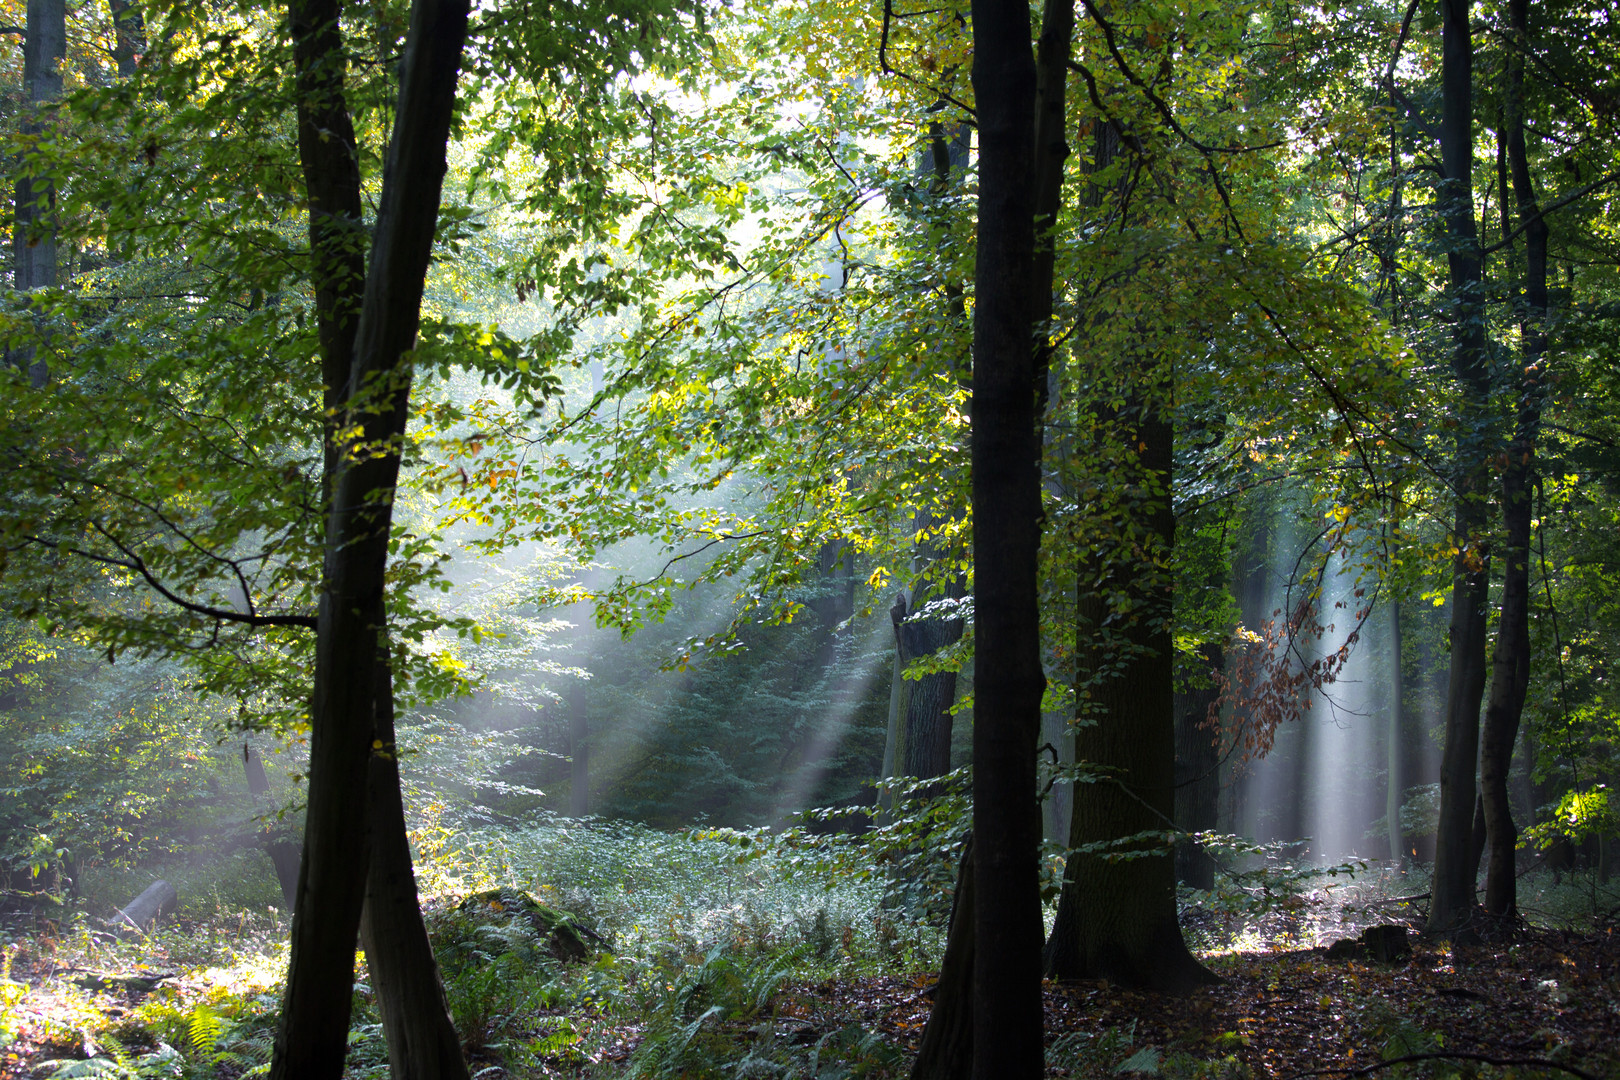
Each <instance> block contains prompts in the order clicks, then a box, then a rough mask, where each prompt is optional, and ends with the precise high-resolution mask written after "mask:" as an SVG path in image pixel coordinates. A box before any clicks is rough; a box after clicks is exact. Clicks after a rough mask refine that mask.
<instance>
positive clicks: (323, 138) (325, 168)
mask: <svg viewBox="0 0 1620 1080" xmlns="http://www.w3.org/2000/svg"><path fill="white" fill-rule="evenodd" d="M340 6H341V5H340V4H339V0H289V4H288V16H289V22H290V23H291V27H292V38H293V61H294V65H295V67H296V69H297V88H298V158H299V161H300V162H301V164H302V166H303V172H304V188H305V191H307V192H308V195H309V249H310V279H311V283H312V284H313V286H314V288H315V315H316V325H317V333H318V335H319V338H320V347H321V384H322V386H324V387H325V394H324V400H323V402H322V404H323V405H324V406H325V410H326V430H325V446H326V459H325V469H324V472H323V476H324V492H323V494H324V495H325V497H326V498H328V499H330V498H331V497H332V490H331V486H332V484H333V483H334V482H335V480H336V478H337V472H338V460H337V454H338V445H337V441H336V439H335V437H334V436H335V433H336V425H337V423H338V421H339V420H340V419H341V417H342V412H343V405H344V395H345V394H346V392H347V387H348V385H349V376H350V373H351V369H352V368H353V366H354V339H355V332H356V331H357V330H358V329H359V325H360V304H361V300H362V297H363V294H364V291H365V277H366V245H367V237H366V232H365V225H364V221H363V218H362V211H361V202H360V162H359V160H358V159H357V158H356V157H355V152H354V147H355V137H354V123H353V121H352V120H351V119H350V116H349V105H348V100H347V98H346V97H345V96H344V70H345V67H346V65H347V62H348V60H347V52H346V51H345V49H344V45H343V35H342V31H341V28H340V27H339V25H338V12H339V10H340Z"/></svg>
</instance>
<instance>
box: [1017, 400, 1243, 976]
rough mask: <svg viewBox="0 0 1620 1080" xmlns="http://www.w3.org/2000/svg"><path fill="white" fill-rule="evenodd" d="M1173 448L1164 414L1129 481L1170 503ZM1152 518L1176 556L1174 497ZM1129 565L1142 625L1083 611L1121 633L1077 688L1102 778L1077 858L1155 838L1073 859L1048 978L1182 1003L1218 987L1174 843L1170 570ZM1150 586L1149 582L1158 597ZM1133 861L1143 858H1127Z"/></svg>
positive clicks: (1081, 816)
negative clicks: (1173, 996) (1188, 904)
mask: <svg viewBox="0 0 1620 1080" xmlns="http://www.w3.org/2000/svg"><path fill="white" fill-rule="evenodd" d="M1133 411H1134V410H1133ZM1172 438H1173V432H1172V429H1171V425H1170V422H1169V420H1168V418H1167V417H1166V416H1165V412H1164V408H1163V407H1158V408H1153V409H1150V410H1148V419H1147V420H1145V421H1143V422H1141V423H1140V425H1139V426H1138V427H1137V428H1136V430H1135V431H1134V432H1131V433H1130V441H1131V443H1133V444H1135V445H1138V446H1140V447H1141V448H1142V449H1141V451H1140V454H1139V459H1138V466H1139V468H1140V469H1141V475H1140V476H1138V477H1133V478H1131V479H1130V480H1129V481H1126V482H1128V483H1130V484H1131V485H1132V486H1133V487H1135V488H1138V489H1140V490H1150V491H1159V492H1165V493H1168V491H1169V490H1170V483H1169V481H1170V473H1171V467H1172V458H1171V443H1172ZM1141 518H1145V519H1146V521H1145V523H1146V524H1148V525H1149V527H1150V529H1151V534H1152V536H1153V537H1154V540H1155V543H1154V545H1153V547H1154V551H1156V552H1167V551H1169V550H1170V546H1171V544H1172V543H1173V542H1174V535H1175V516H1174V513H1173V512H1172V510H1171V507H1170V504H1169V500H1168V496H1167V495H1165V496H1161V497H1159V498H1157V499H1155V500H1154V502H1153V503H1152V504H1151V505H1150V506H1148V507H1146V508H1144V509H1143V510H1142V511H1141V512H1140V515H1139V519H1141ZM1128 557H1129V556H1128V555H1125V554H1124V553H1120V554H1117V555H1116V556H1115V559H1116V560H1117V561H1118V563H1119V565H1118V566H1117V567H1116V570H1115V572H1114V575H1113V578H1112V585H1113V591H1115V592H1128V593H1130V594H1131V596H1130V602H1129V605H1128V607H1129V610H1130V611H1131V612H1134V613H1135V614H1134V616H1131V617H1128V619H1126V620H1112V619H1110V607H1111V605H1110V599H1109V594H1108V593H1106V592H1091V591H1087V592H1084V593H1082V594H1081V595H1080V596H1079V597H1078V600H1077V603H1078V605H1079V608H1078V610H1079V615H1080V620H1081V622H1080V626H1079V628H1078V631H1077V632H1078V633H1080V634H1082V635H1085V634H1090V635H1091V636H1092V638H1093V640H1094V641H1095V640H1096V637H1097V635H1099V634H1101V633H1103V632H1104V630H1103V627H1104V625H1105V623H1110V622H1118V623H1120V625H1118V626H1117V627H1116V628H1115V629H1114V630H1112V631H1111V633H1112V635H1113V638H1112V641H1111V642H1110V643H1109V645H1108V646H1106V656H1105V657H1103V658H1101V662H1099V663H1096V664H1093V665H1091V668H1092V670H1091V671H1083V672H1082V675H1081V678H1082V679H1084V680H1085V681H1086V682H1087V683H1088V685H1086V686H1084V687H1078V688H1077V699H1078V700H1082V701H1085V700H1089V702H1090V704H1091V709H1092V711H1091V713H1090V715H1089V716H1082V717H1081V721H1082V722H1081V723H1080V725H1079V727H1078V730H1077V731H1076V734H1075V760H1076V761H1078V762H1080V763H1081V764H1082V766H1084V765H1086V764H1090V765H1093V766H1095V767H1097V769H1098V771H1099V773H1100V774H1101V778H1100V779H1099V780H1098V781H1097V782H1094V783H1087V784H1076V785H1075V793H1074V822H1073V826H1072V828H1071V831H1070V836H1069V844H1070V847H1071V848H1076V849H1078V848H1082V847H1084V846H1087V845H1095V844H1104V843H1111V842H1119V841H1121V840H1123V839H1124V838H1127V837H1133V836H1137V835H1138V834H1149V833H1150V834H1152V835H1151V836H1150V837H1144V838H1143V839H1142V840H1139V841H1135V842H1132V843H1127V844H1122V845H1121V848H1120V850H1111V851H1089V852H1088V851H1079V850H1076V851H1073V852H1071V854H1070V856H1069V860H1068V863H1067V865H1066V866H1065V872H1064V881H1063V892H1062V894H1061V895H1060V896H1059V898H1058V910H1057V919H1056V922H1055V923H1054V925H1053V927H1052V936H1051V939H1050V940H1049V941H1048V942H1047V945H1046V956H1045V961H1046V973H1047V974H1048V975H1049V976H1051V977H1052V978H1055V979H1094V978H1106V979H1108V980H1109V981H1111V982H1114V983H1117V984H1120V985H1122V986H1138V987H1145V988H1149V989H1154V990H1160V991H1164V992H1167V993H1177V994H1180V993H1187V992H1189V991H1191V990H1192V989H1193V988H1194V987H1197V986H1200V985H1204V984H1207V983H1212V982H1214V981H1216V980H1215V977H1214V976H1213V975H1211V974H1210V973H1209V972H1208V971H1207V970H1205V968H1204V967H1203V966H1202V965H1201V964H1199V963H1198V961H1197V960H1196V959H1194V958H1193V956H1192V954H1191V953H1190V952H1188V951H1187V946H1186V942H1185V940H1184V939H1183V938H1182V936H1181V926H1180V924H1179V923H1178V922H1177V919H1176V880H1175V866H1174V863H1173V861H1172V859H1171V857H1170V846H1169V845H1168V844H1167V843H1166V842H1165V841H1164V840H1163V835H1164V833H1165V832H1166V830H1167V829H1169V828H1170V827H1171V825H1172V824H1173V818H1172V814H1173V813H1174V809H1175V806H1174V794H1173V789H1174V769H1175V720H1174V715H1173V713H1174V700H1173V694H1172V682H1173V678H1174V675H1173V663H1174V657H1173V653H1172V648H1173V646H1172V644H1171V638H1170V601H1171V598H1170V584H1169V581H1168V579H1167V578H1166V577H1165V576H1164V574H1163V572H1162V571H1158V572H1155V571H1152V570H1146V571H1145V573H1143V574H1133V570H1134V569H1137V568H1133V567H1129V566H1125V565H1123V563H1124V560H1125V559H1127V558H1128ZM1155 579H1157V580H1155ZM1142 581H1146V582H1148V584H1147V586H1146V590H1147V591H1144V590H1143V588H1142V586H1141V585H1140V584H1139V583H1140V582H1142ZM1100 647H1101V646H1099V645H1096V644H1094V645H1093V646H1092V648H1093V650H1096V649H1098V648H1100ZM1087 694H1089V698H1087V697H1086V696H1085V695H1087ZM1125 851H1130V852H1132V853H1133V854H1134V857H1131V858H1125V859H1118V858H1117V856H1118V855H1119V854H1121V853H1123V852H1125ZM1137 852H1140V854H1135V853H1137ZM1108 856H1116V858H1113V859H1110V858H1109V857H1108Z"/></svg>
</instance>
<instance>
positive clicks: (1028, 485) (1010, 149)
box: [972, 0, 1064, 1080]
mask: <svg viewBox="0 0 1620 1080" xmlns="http://www.w3.org/2000/svg"><path fill="white" fill-rule="evenodd" d="M1055 2H1064V0H1055ZM1059 77H1060V78H1061V77H1062V75H1061V74H1060V75H1059ZM973 88H974V92H975V94H976V95H977V99H978V121H979V218H978V250H977V255H976V260H975V266H974V283H975V307H974V311H973V406H972V408H973V453H972V461H973V523H974V528H973V566H974V575H975V587H974V605H975V625H974V633H975V635H976V638H977V643H976V648H975V653H974V662H973V680H974V717H973V835H974V856H973V890H974V903H975V908H976V911H975V917H974V927H973V928H974V942H975V947H974V951H973V1075H974V1077H976V1078H978V1080H1019V1078H1034V1077H1038V1076H1040V1075H1041V1071H1042V1042H1041V1022H1042V1012H1041V901H1040V880H1039V867H1038V853H1039V847H1040V835H1041V818H1040V808H1039V805H1038V804H1037V802H1036V791H1035V743H1036V736H1037V735H1038V734H1039V732H1040V721H1041V694H1042V691H1043V689H1044V686H1045V681H1046V680H1045V675H1044V673H1043V672H1042V670H1041V642H1040V611H1039V605H1038V599H1037V581H1036V566H1037V563H1038V559H1039V553H1040V530H1041V487H1040V462H1039V454H1040V443H1039V441H1038V438H1037V432H1036V426H1035V420H1036V414H1035V396H1036V387H1035V347H1034V346H1035V337H1034V333H1033V331H1034V323H1033V304H1032V294H1033V291H1034V288H1035V286H1036V282H1035V278H1034V269H1035V267H1034V260H1035V228H1034V221H1035V215H1034V211H1035V200H1034V195H1035V193H1034V191H1033V185H1032V184H1031V183H1030V176H1031V171H1032V169H1033V168H1034V165H1035V154H1034V134H1035V132H1034V128H1035V125H1034V123H1033V118H1034V116H1035V58H1034V55H1033V52H1032V50H1031V48H1030V40H1029V5H1028V4H1027V3H1023V2H1019V3H1012V2H1009V0H974V3H973Z"/></svg>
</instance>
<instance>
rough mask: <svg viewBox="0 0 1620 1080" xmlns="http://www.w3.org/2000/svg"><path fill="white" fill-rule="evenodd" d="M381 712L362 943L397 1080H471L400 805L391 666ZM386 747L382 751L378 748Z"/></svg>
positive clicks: (380, 674) (384, 673)
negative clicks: (419, 896) (419, 891)
mask: <svg viewBox="0 0 1620 1080" xmlns="http://www.w3.org/2000/svg"><path fill="white" fill-rule="evenodd" d="M375 677H376V681H377V709H376V726H375V728H374V729H373V732H372V735H373V746H374V747H375V748H376V749H374V751H373V753H372V754H371V766H370V770H369V777H368V781H367V799H368V801H369V803H370V806H369V808H368V811H367V817H368V820H369V821H370V822H371V829H372V841H371V865H370V868H369V871H368V873H367V876H366V906H365V910H364V913H363V915H362V917H361V920H360V940H361V942H362V943H363V944H364V947H365V950H366V963H367V965H368V966H369V967H370V968H371V981H372V985H373V986H375V987H376V988H377V1003H378V1006H379V1007H380V1010H381V1012H382V1022H383V1035H384V1037H386V1038H387V1040H388V1069H389V1073H388V1075H389V1076H390V1078H391V1080H465V1077H466V1076H467V1063H466V1059H465V1058H463V1057H462V1053H461V1037H460V1036H459V1035H458V1034H457V1033H456V1028H455V1025H454V1024H453V1023H451V1020H450V1006H449V1003H448V1002H447V1001H446V1000H445V996H444V984H443V982H442V981H441V980H440V978H439V965H438V962H437V961H436V960H435V959H434V958H433V946H432V944H431V943H430V942H429V941H428V935H427V927H426V926H424V925H423V923H422V910H421V908H420V906H419V904H418V900H417V892H416V872H415V870H414V869H413V868H412V866H411V844H410V839H409V837H408V835H407V834H406V831H405V807H404V804H403V802H402V801H401V800H400V789H399V756H398V753H397V752H396V748H395V741H394V687H393V677H392V672H391V670H390V668H389V665H388V664H387V663H379V664H378V665H377V666H376V676H375ZM379 744H380V745H379Z"/></svg>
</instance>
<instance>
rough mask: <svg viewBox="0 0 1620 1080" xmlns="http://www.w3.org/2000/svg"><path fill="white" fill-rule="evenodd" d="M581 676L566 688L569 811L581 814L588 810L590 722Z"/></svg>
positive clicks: (589, 803) (573, 813)
mask: <svg viewBox="0 0 1620 1080" xmlns="http://www.w3.org/2000/svg"><path fill="white" fill-rule="evenodd" d="M587 685H588V684H587V683H586V682H585V680H584V679H576V680H574V683H573V685H571V686H570V687H569V688H568V757H569V770H568V814H569V816H570V817H576V818H582V817H584V816H585V815H586V814H589V813H590V812H591V757H590V755H591V744H590V737H591V724H590V716H589V714H588V713H586V711H585V704H586V702H585V697H586V695H585V690H586V687H587Z"/></svg>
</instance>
